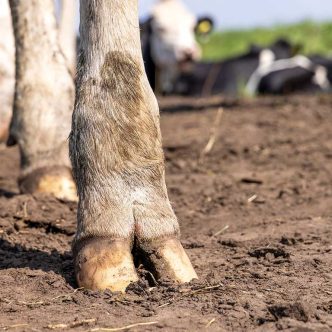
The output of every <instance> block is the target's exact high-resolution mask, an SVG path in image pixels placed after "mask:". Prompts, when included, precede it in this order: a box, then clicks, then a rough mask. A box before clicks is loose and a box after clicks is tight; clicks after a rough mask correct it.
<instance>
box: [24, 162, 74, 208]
mask: <svg viewBox="0 0 332 332" xmlns="http://www.w3.org/2000/svg"><path fill="white" fill-rule="evenodd" d="M18 184H19V187H20V191H21V193H45V194H51V195H54V196H55V197H56V198H59V199H65V200H68V201H74V202H75V201H77V200H78V197H77V192H76V186H75V183H74V180H73V177H72V174H71V171H70V170H69V168H67V167H44V168H39V169H36V170H34V171H32V172H31V173H29V174H27V175H25V176H23V177H21V178H20V179H19V181H18Z"/></svg>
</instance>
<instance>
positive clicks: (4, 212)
mask: <svg viewBox="0 0 332 332" xmlns="http://www.w3.org/2000/svg"><path fill="white" fill-rule="evenodd" d="M210 101H211V102H210V103H209V100H207V101H206V103H205V105H210V107H208V109H206V110H204V109H203V106H204V102H200V103H197V102H196V101H190V100H174V99H173V100H162V101H161V105H162V108H163V109H165V110H167V112H164V113H163V115H162V131H163V136H164V148H165V154H166V161H167V181H168V189H169V193H170V197H171V200H172V202H173V206H174V208H175V210H176V212H177V215H178V216H179V219H180V221H181V225H182V241H183V244H184V246H185V248H186V249H187V252H188V254H189V256H190V257H191V260H192V262H193V264H194V266H195V267H196V270H197V272H198V274H199V276H200V279H199V280H198V281H195V282H192V283H190V284H187V285H183V286H181V287H179V286H177V285H173V284H171V283H170V282H168V281H167V280H164V281H160V282H159V283H158V284H157V285H156V284H154V282H153V279H152V278H151V276H150V275H149V274H148V273H146V272H145V271H144V270H143V269H141V275H142V280H141V281H140V282H139V283H137V284H135V285H132V286H131V287H130V290H129V291H128V293H127V294H125V295H121V294H112V293H111V292H109V291H106V292H102V293H100V292H92V291H88V290H83V289H78V290H77V289H75V288H76V285H75V282H74V279H73V268H72V256H71V253H70V243H71V240H72V236H73V234H74V231H75V213H76V205H75V204H69V203H66V202H62V201H59V200H56V199H54V198H52V197H47V196H41V195H36V196H31V195H18V190H17V185H16V179H17V176H18V167H19V164H18V150H17V149H16V148H11V149H7V148H2V149H1V151H0V160H1V163H0V188H1V189H0V285H1V290H0V328H5V329H10V330H13V331H44V330H48V329H51V328H53V329H56V330H59V331H61V330H63V331H69V330H70V331H90V330H93V329H96V330H98V329H97V328H98V327H99V328H100V327H122V326H125V325H130V324H136V323H142V322H148V323H149V322H151V323H152V324H151V325H145V326H136V327H132V328H131V331H159V330H160V331H201V330H206V331H276V330H285V331H297V332H300V331H302V332H304V331H307V332H309V331H331V330H332V204H331V203H332V129H331V127H332V97H330V96H316V97H301V96H297V97H292V98H288V97H287V98H285V97H282V98H261V99H258V100H256V101H236V100H235V101H224V102H223V104H224V113H223V115H222V121H221V124H220V126H219V127H218V135H219V136H218V137H217V138H216V142H215V144H214V145H213V147H212V150H211V151H210V153H208V154H207V155H205V156H202V151H203V149H204V147H205V145H206V144H207V142H208V140H209V137H210V133H211V132H212V131H213V130H212V129H213V126H214V123H215V117H216V112H217V105H218V104H220V101H216V100H210ZM181 105H183V107H182V106H181ZM202 105H203V106H202ZM181 107H182V108H181ZM190 108H195V109H194V110H191V111H188V110H189V109H190ZM185 109H186V110H187V111H186V112H175V110H176V111H181V110H185ZM172 110H174V112H173V113H172V112H171V111H172ZM16 324H23V325H18V326H16V327H15V325H16ZM58 324H63V325H58Z"/></svg>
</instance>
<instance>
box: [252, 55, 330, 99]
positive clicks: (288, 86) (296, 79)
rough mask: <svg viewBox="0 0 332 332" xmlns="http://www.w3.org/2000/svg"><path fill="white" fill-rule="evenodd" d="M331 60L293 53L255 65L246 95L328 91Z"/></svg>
mask: <svg viewBox="0 0 332 332" xmlns="http://www.w3.org/2000/svg"><path fill="white" fill-rule="evenodd" d="M331 82H332V59H328V58H324V57H322V56H309V57H305V56H303V55H297V56H295V57H293V58H290V59H284V60H278V61H275V62H273V63H271V64H269V65H268V66H265V67H260V68H257V70H256V71H255V73H254V74H253V75H252V77H251V79H250V80H249V82H248V84H247V90H248V93H250V94H252V95H253V94H285V93H292V92H319V91H329V90H330V89H331Z"/></svg>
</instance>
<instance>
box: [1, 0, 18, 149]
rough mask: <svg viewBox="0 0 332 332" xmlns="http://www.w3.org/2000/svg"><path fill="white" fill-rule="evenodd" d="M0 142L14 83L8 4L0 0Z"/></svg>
mask: <svg viewBox="0 0 332 332" xmlns="http://www.w3.org/2000/svg"><path fill="white" fill-rule="evenodd" d="M0 31H2V34H1V38H0V143H2V142H6V140H7V136H8V131H9V123H10V118H11V116H12V109H13V99H14V85H15V47H14V36H13V28H12V22H11V17H10V10H9V4H8V2H7V1H0Z"/></svg>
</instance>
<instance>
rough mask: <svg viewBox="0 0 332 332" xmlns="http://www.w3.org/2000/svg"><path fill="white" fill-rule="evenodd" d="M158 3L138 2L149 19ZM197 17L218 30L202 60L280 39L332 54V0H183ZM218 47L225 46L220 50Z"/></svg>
mask: <svg viewBox="0 0 332 332" xmlns="http://www.w3.org/2000/svg"><path fill="white" fill-rule="evenodd" d="M154 3H155V0H141V1H139V6H140V16H141V18H143V19H144V18H146V17H147V16H148V15H149V12H150V10H151V6H152V5H153V4H154ZM183 3H184V4H185V5H186V6H187V8H188V9H189V10H190V11H192V12H193V13H194V14H195V15H197V16H201V15H209V16H211V17H212V18H213V19H214V21H215V24H216V31H215V32H214V33H213V35H212V37H211V39H210V40H209V42H208V43H205V44H202V47H203V58H204V59H209V60H216V59H221V58H225V57H229V56H232V55H236V54H239V53H241V52H243V51H245V50H246V48H247V46H248V43H258V44H268V43H271V42H273V41H274V40H275V39H276V38H279V37H280V36H285V37H287V38H289V39H290V40H291V41H292V42H296V43H301V44H303V52H304V53H305V54H310V53H321V54H324V55H331V52H332V5H331V1H330V0H278V1H274V0H265V1H262V0H250V1H243V0H232V1H226V0H205V1H201V0H183ZM218 45H220V46H222V47H218Z"/></svg>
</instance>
